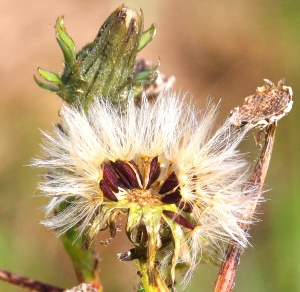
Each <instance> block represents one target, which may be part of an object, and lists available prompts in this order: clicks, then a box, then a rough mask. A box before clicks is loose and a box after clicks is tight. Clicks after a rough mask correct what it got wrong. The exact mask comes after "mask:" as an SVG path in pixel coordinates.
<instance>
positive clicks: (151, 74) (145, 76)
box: [131, 58, 160, 84]
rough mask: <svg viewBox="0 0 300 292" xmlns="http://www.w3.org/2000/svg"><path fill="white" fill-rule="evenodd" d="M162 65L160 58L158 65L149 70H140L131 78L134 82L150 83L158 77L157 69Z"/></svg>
mask: <svg viewBox="0 0 300 292" xmlns="http://www.w3.org/2000/svg"><path fill="white" fill-rule="evenodd" d="M159 66H160V59H159V58H158V62H157V65H156V66H155V67H154V68H152V69H151V70H148V71H143V72H139V73H137V74H135V75H134V77H133V78H132V80H131V83H132V84H150V83H152V82H154V81H155V80H156V78H157V69H158V67H159Z"/></svg>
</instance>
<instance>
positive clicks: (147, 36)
mask: <svg viewBox="0 0 300 292" xmlns="http://www.w3.org/2000/svg"><path fill="white" fill-rule="evenodd" d="M155 33H156V25H155V24H152V25H151V27H150V28H148V29H147V30H145V31H144V32H143V34H142V35H141V39H140V42H139V46H138V52H139V51H140V50H142V49H143V48H144V47H145V46H146V45H147V44H148V43H150V42H151V41H152V39H153V38H154V36H155Z"/></svg>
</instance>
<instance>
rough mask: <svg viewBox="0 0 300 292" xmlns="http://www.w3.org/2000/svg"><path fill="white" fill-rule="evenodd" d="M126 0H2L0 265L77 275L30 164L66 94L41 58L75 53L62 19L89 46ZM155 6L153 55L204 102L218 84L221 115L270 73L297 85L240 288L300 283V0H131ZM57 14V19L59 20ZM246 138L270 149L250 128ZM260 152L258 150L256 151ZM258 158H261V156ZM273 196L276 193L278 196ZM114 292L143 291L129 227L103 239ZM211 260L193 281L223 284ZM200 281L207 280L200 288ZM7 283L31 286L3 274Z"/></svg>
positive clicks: (55, 277)
mask: <svg viewBox="0 0 300 292" xmlns="http://www.w3.org/2000/svg"><path fill="white" fill-rule="evenodd" d="M120 4H122V3H121V2H118V1H116V0H113V1H98V0H90V1H84V2H83V1H78V0H76V1H75V0H65V1H58V0H54V1H51V2H46V1H38V0H28V1H26V2H20V1H16V0H13V1H4V0H0V7H1V9H0V16H1V17H0V34H1V37H2V42H1V46H0V56H1V67H0V86H1V95H0V125H1V130H0V161H1V163H0V196H1V197H0V198H1V204H0V267H1V268H5V269H7V270H10V271H13V272H16V273H19V274H22V275H24V276H30V277H33V278H35V279H37V280H40V281H44V282H48V283H52V284H55V285H59V286H64V287H71V286H72V285H75V284H76V280H75V276H74V273H73V271H72V267H71V265H70V262H69V259H68V258H67V256H66V255H65V253H64V251H63V249H62V246H61V243H60V241H59V240H58V239H57V238H56V237H55V236H54V233H53V232H52V231H47V230H46V229H45V228H44V227H43V226H41V225H40V224H39V221H40V220H41V219H42V217H43V215H42V212H41V210H39V209H38V208H39V207H41V206H42V205H43V204H45V203H46V201H47V200H46V199H45V198H39V197H37V198H36V197H33V193H34V192H35V189H36V184H37V181H38V180H39V178H38V174H39V172H38V171H37V170H33V169H31V168H29V167H26V166H24V165H26V164H28V163H29V161H30V158H32V157H34V156H35V155H38V154H39V153H40V150H39V146H38V143H39V142H40V134H39V130H38V128H41V129H43V130H50V129H51V127H52V125H51V123H52V122H56V121H58V116H57V111H58V110H59V107H60V101H59V99H58V98H57V97H56V96H55V95H53V94H50V93H48V92H45V91H43V90H41V89H40V88H38V87H37V86H36V85H35V84H34V82H33V79H32V75H33V74H36V68H37V67H38V66H41V67H42V68H44V69H47V70H52V71H56V72H58V71H59V70H60V68H62V64H61V61H62V59H63V56H62V55H61V52H60V50H59V47H58V45H57V43H56V41H55V38H54V28H53V25H54V23H55V21H56V18H57V17H58V16H60V15H65V24H66V27H67V29H68V31H69V33H70V35H71V36H73V38H74V41H75V44H76V45H77V48H78V49H79V48H80V47H81V46H83V45H84V44H85V43H87V42H88V41H91V40H92V38H93V37H94V36H95V35H96V33H97V30H98V28H99V27H100V25H101V24H102V22H103V21H104V20H105V18H106V17H107V16H108V15H109V14H110V13H111V12H112V11H113V10H114V9H115V8H116V7H117V6H119V5H120ZM126 4H128V5H130V6H133V7H136V8H139V7H141V8H142V9H143V12H144V15H145V22H146V27H149V26H150V24H151V23H152V22H155V23H156V24H157V35H156V37H155V38H154V40H153V42H152V43H151V44H149V46H147V47H146V48H145V50H143V52H142V54H141V55H140V56H141V57H144V58H147V59H152V60H154V61H156V60H157V55H159V56H160V58H161V60H162V66H161V70H162V71H163V72H165V73H166V74H168V75H171V74H173V75H176V77H177V82H176V89H177V90H180V89H181V90H182V91H190V92H191V93H193V95H194V99H195V100H196V101H197V104H198V105H199V107H203V106H204V105H205V103H206V97H207V96H208V95H212V96H214V98H215V100H216V101H218V100H219V99H220V98H222V102H221V108H220V119H223V118H224V117H225V116H226V115H227V114H228V112H229V111H230V110H231V109H232V108H233V107H235V106H237V105H239V104H241V103H242V100H243V98H244V97H246V96H247V95H250V94H252V93H254V91H255V88H256V87H257V86H261V85H262V84H263V81H262V79H263V78H268V79H270V80H272V81H274V82H277V81H278V80H279V79H281V78H282V77H285V78H286V84H287V85H289V86H292V87H293V90H294V93H295V94H294V96H295V103H294V108H293V110H292V112H291V114H290V115H289V116H288V117H286V118H284V119H283V120H282V121H280V122H279V127H278V130H277V135H276V141H275V148H274V153H273V158H272V161H271V165H270V171H269V173H268V177H267V182H266V187H265V189H269V190H270V191H268V192H267V193H266V194H265V197H266V199H268V201H267V202H265V203H263V204H262V205H261V207H260V211H261V213H263V214H260V215H259V218H260V219H262V220H263V221H262V222H260V223H259V224H257V226H253V227H252V228H251V235H252V237H253V238H250V242H251V244H252V247H249V248H248V249H247V250H246V252H245V253H244V255H243V256H242V259H241V264H240V266H239V269H238V273H237V277H236V287H235V288H234V291H236V292H239V291H243V292H250V291H251V292H252V291H256V292H260V291H275V292H276V291H300V278H299V276H298V275H299V274H300V271H299V270H300V249H299V246H300V242H299V241H300V236H299V234H300V212H299V211H298V209H299V206H300V196H299V195H298V193H299V191H298V190H299V189H300V179H299V173H300V172H299V170H300V166H299V155H300V151H299V144H300V141H299V132H300V131H299V129H298V127H299V126H298V125H299V124H300V118H299V103H298V99H297V93H298V92H299V90H300V84H299V79H300V73H299V68H300V54H299V52H300V28H299V27H300V17H299V16H300V15H299V14H300V3H298V1H296V0H294V1H292V0H289V1H283V0H281V1H276V2H275V1H271V0H267V1H266V0H263V1H258V0H256V1H246V0H244V1H242V0H241V1H226V2H224V1H221V0H217V1H208V0H205V1H195V0H187V1H179V0H164V1H159V0H152V1H146V0H142V1H133V0H130V1H127V3H126ZM49 24H51V25H49ZM244 144H245V145H244V146H243V147H244V149H245V150H246V151H250V150H251V151H253V152H254V153H256V154H258V149H257V148H256V147H255V146H254V142H253V139H252V137H251V136H250V137H249V138H248V140H247V141H246V143H244ZM250 157H255V155H252V156H250V155H249V159H252V160H253V159H254V158H250ZM253 163H254V161H253ZM269 199H271V200H269ZM97 248H98V249H99V251H100V257H101V259H102V261H101V263H100V270H101V272H100V275H101V277H102V280H103V283H104V287H105V291H121V289H122V291H136V286H137V283H138V276H137V275H136V274H135V271H134V265H133V263H129V264H124V263H119V262H118V261H117V258H116V253H117V252H124V251H126V250H128V249H129V248H130V245H129V244H128V242H127V241H126V239H125V237H124V236H121V235H120V234H118V236H117V239H116V240H115V241H114V242H113V243H112V245H111V246H109V247H101V246H100V245H97ZM217 270H218V269H217V268H216V267H214V266H212V265H201V266H200V267H199V269H198V270H197V272H196V274H195V277H194V278H193V281H192V283H191V285H189V286H188V288H187V291H199V290H200V291H211V290H212V287H213V282H214V280H215V276H216V273H217ZM199 287H200V289H199ZM0 291H8V292H12V291H22V290H20V289H17V288H15V287H11V286H10V285H8V284H3V283H0Z"/></svg>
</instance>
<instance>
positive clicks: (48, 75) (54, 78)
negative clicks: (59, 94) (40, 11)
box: [38, 68, 63, 85]
mask: <svg viewBox="0 0 300 292" xmlns="http://www.w3.org/2000/svg"><path fill="white" fill-rule="evenodd" d="M38 71H39V74H40V75H41V77H43V78H44V79H45V80H46V81H49V82H52V83H56V84H60V85H62V84H63V82H62V81H61V79H60V77H59V76H58V75H57V74H56V73H54V72H51V71H45V70H43V69H41V68H38Z"/></svg>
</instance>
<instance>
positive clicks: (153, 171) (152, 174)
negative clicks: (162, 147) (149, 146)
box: [146, 156, 160, 190]
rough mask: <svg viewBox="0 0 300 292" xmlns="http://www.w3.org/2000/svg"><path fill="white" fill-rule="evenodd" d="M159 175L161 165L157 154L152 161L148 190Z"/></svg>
mask: <svg viewBox="0 0 300 292" xmlns="http://www.w3.org/2000/svg"><path fill="white" fill-rule="evenodd" d="M159 175H160V165H159V163H158V156H156V157H154V158H153V159H152V160H151V162H150V171H149V180H148V184H147V187H146V189H147V190H148V189H149V188H150V186H151V185H152V184H153V183H154V182H155V181H156V180H157V179H158V177H159Z"/></svg>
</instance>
